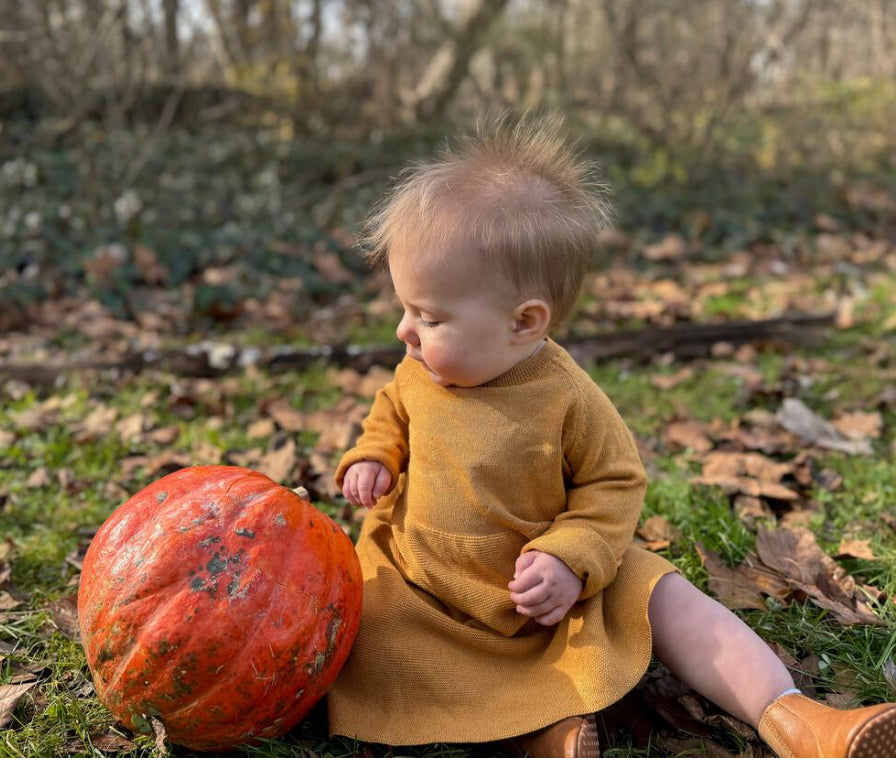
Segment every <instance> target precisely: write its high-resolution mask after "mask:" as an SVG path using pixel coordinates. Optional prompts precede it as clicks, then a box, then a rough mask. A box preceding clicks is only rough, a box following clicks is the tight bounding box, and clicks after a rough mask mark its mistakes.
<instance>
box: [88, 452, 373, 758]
mask: <svg viewBox="0 0 896 763" xmlns="http://www.w3.org/2000/svg"><path fill="white" fill-rule="evenodd" d="M78 612H79V619H80V627H81V637H82V640H83V643H84V651H85V652H86V655H87V662H88V664H89V665H90V669H91V671H92V672H93V679H94V683H95V685H96V690H97V694H98V695H99V698H100V699H101V700H102V701H103V702H104V703H105V704H106V706H107V707H108V708H109V710H111V712H112V714H113V715H115V716H116V717H117V718H118V719H119V720H121V722H122V723H124V724H125V725H126V726H128V727H129V728H131V729H133V730H135V731H142V732H144V733H146V732H149V731H151V728H152V721H151V719H152V718H153V717H155V718H158V719H159V721H161V722H162V724H163V725H164V727H165V731H166V734H167V738H168V739H169V740H170V741H172V742H175V743H178V744H182V745H184V746H186V747H191V748H193V749H197V750H223V749H228V748H230V747H233V746H235V745H238V744H244V743H251V742H252V741H253V740H255V739H257V738H269V737H276V736H280V735H282V734H283V733H285V732H286V731H288V730H289V729H290V727H292V726H293V725H295V724H296V723H297V722H298V721H299V720H300V719H301V718H302V717H303V716H304V715H305V714H306V713H307V712H308V710H310V708H311V707H312V706H313V705H314V703H315V702H317V700H318V699H319V698H320V697H321V696H322V695H323V694H324V692H325V691H326V689H327V687H328V686H329V685H330V683H332V681H333V680H334V679H335V678H336V675H337V673H338V672H339V670H340V668H341V667H342V664H343V663H344V662H345V660H346V658H347V657H348V653H349V650H350V649H351V645H352V642H353V641H354V638H355V635H356V634H357V631H358V625H359V622H360V616H361V569H360V566H359V564H358V558H357V556H356V555H355V550H354V547H353V546H352V543H351V540H350V539H349V538H348V537H347V536H346V535H345V533H344V532H343V531H342V529H341V528H340V527H339V526H338V525H337V524H336V523H335V522H333V521H332V520H331V519H329V518H328V517H326V516H325V515H323V514H322V513H320V512H319V511H318V510H317V509H315V508H314V507H313V506H312V505H311V504H310V503H308V502H307V501H304V500H302V499H301V498H300V497H299V496H298V495H296V494H295V493H294V492H292V491H291V490H288V489H286V488H284V487H282V486H281V485H278V484H277V483H275V482H273V481H272V480H270V479H269V478H267V477H266V476H264V475H263V474H260V473H258V472H253V471H250V470H248V469H242V468H239V467H234V466H194V467H191V468H188V469H182V470H181V471H178V472H174V473H173V474H169V475H168V476H167V477H164V478H162V479H160V480H158V481H157V482H154V483H152V484H151V485H149V486H148V487H146V488H144V489H143V490H141V491H140V492H139V493H137V494H136V495H134V496H133V497H132V498H130V499H129V500H127V501H126V502H125V503H123V504H122V505H121V506H120V507H119V508H118V509H117V510H116V511H115V512H114V513H113V514H112V516H110V517H109V519H108V520H107V521H106V522H105V524H103V526H102V527H101V528H100V530H99V532H97V534H96V537H95V538H94V539H93V541H92V543H91V544H90V548H89V549H88V551H87V555H86V556H85V558H84V565H83V570H82V573H81V586H80V589H79V592H78Z"/></svg>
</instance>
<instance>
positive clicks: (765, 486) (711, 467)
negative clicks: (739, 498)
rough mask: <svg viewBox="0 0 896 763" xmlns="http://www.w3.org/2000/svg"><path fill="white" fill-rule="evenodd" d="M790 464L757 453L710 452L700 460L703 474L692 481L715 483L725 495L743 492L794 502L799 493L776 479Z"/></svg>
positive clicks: (790, 469) (787, 471)
mask: <svg viewBox="0 0 896 763" xmlns="http://www.w3.org/2000/svg"><path fill="white" fill-rule="evenodd" d="M792 469H793V467H792V465H791V464H779V463H777V462H775V461H772V460H771V459H770V458H766V457H765V456H763V455H761V454H759V453H725V452H719V451H716V452H713V453H710V454H709V455H708V456H706V457H705V459H704V461H703V474H702V475H701V476H700V477H695V478H693V480H692V482H694V483H698V484H704V485H718V486H719V487H721V488H722V490H724V491H725V493H727V494H728V495H735V494H737V493H743V494H744V495H750V496H754V497H759V496H764V497H766V498H775V499H777V500H781V501H797V500H799V499H800V495H799V493H797V492H795V491H794V490H791V489H790V488H788V487H786V486H784V485H782V484H781V483H780V480H781V478H782V477H784V475H786V474H790V473H791V472H792Z"/></svg>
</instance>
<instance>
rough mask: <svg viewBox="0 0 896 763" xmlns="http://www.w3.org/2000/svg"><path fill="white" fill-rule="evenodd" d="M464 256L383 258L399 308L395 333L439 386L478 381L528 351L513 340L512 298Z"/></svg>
mask: <svg viewBox="0 0 896 763" xmlns="http://www.w3.org/2000/svg"><path fill="white" fill-rule="evenodd" d="M468 259H469V258H468V255H464V254H463V253H456V254H453V255H452V256H450V257H445V258H440V257H434V256H422V257H421V256H416V255H411V256H397V257H395V256H393V257H390V259H389V270H390V271H391V274H392V282H393V284H394V285H395V292H396V294H397V295H398V299H399V300H400V301H401V304H402V306H403V307H404V316H403V317H402V319H401V322H400V323H399V324H398V329H397V330H396V334H397V335H398V338H399V339H400V340H401V341H402V342H404V343H405V347H406V349H407V353H408V355H410V356H411V357H412V358H414V359H415V360H418V361H420V362H421V363H422V364H423V367H424V368H425V369H426V370H427V371H428V372H429V374H430V376H431V378H432V380H433V381H434V382H436V383H437V384H440V385H442V386H445V387H447V386H452V385H453V386H457V387H475V386H478V385H480V384H484V383H485V382H488V381H491V380H492V379H494V378H496V377H498V376H500V375H501V374H502V373H504V372H505V371H508V370H510V369H511V368H512V367H513V366H515V365H516V364H517V363H519V362H520V361H521V360H523V359H524V358H526V357H527V356H528V354H529V353H530V352H531V347H530V346H528V345H526V346H523V345H521V344H520V343H519V342H518V341H514V337H515V334H514V327H515V325H516V320H515V318H514V308H515V306H516V304H517V302H518V300H517V299H516V298H515V296H514V295H513V294H512V293H511V291H510V290H509V289H508V288H501V286H500V285H496V284H495V279H494V277H493V278H488V277H487V276H486V274H485V273H484V272H482V269H481V268H476V267H469V266H467V267H464V263H465V260H468Z"/></svg>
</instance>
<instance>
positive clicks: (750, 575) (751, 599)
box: [695, 543, 790, 610]
mask: <svg viewBox="0 0 896 763" xmlns="http://www.w3.org/2000/svg"><path fill="white" fill-rule="evenodd" d="M695 547H696V549H697V553H698V554H699V555H700V559H701V561H702V562H703V566H704V568H706V571H707V572H708V573H709V582H708V586H709V590H710V591H712V593H713V594H715V595H716V597H717V598H718V599H719V601H721V602H722V603H723V604H725V605H726V606H727V607H730V608H734V609H763V610H764V609H767V606H766V603H765V597H766V596H771V597H773V598H775V599H777V600H778V601H781V602H784V601H786V599H787V596H788V595H789V593H790V587H789V586H788V585H787V583H786V582H785V581H784V579H783V578H782V577H781V576H780V575H779V574H778V573H777V572H775V571H774V570H772V569H769V568H768V567H766V566H765V565H763V564H761V563H759V561H758V560H757V559H756V558H755V557H754V556H752V555H750V556H748V557H747V559H745V560H744V561H743V562H741V564H739V565H738V566H737V568H736V569H732V568H731V567H729V566H728V565H727V564H725V563H724V562H723V561H722V558H721V557H720V556H719V555H718V554H716V553H715V552H714V551H710V550H709V549H707V548H706V547H705V546H703V544H702V543H696V544H695Z"/></svg>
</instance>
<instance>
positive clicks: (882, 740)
mask: <svg viewBox="0 0 896 763" xmlns="http://www.w3.org/2000/svg"><path fill="white" fill-rule="evenodd" d="M846 755H847V757H849V758H890V757H893V755H896V707H891V708H890V709H888V710H884V712H882V713H881V714H880V715H878V716H877V717H876V718H872V719H871V720H870V721H868V723H866V724H865V725H864V726H862V728H861V729H860V730H859V733H858V734H856V738H855V739H853V741H852V744H850V745H849V750H848V752H847V753H846Z"/></svg>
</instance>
